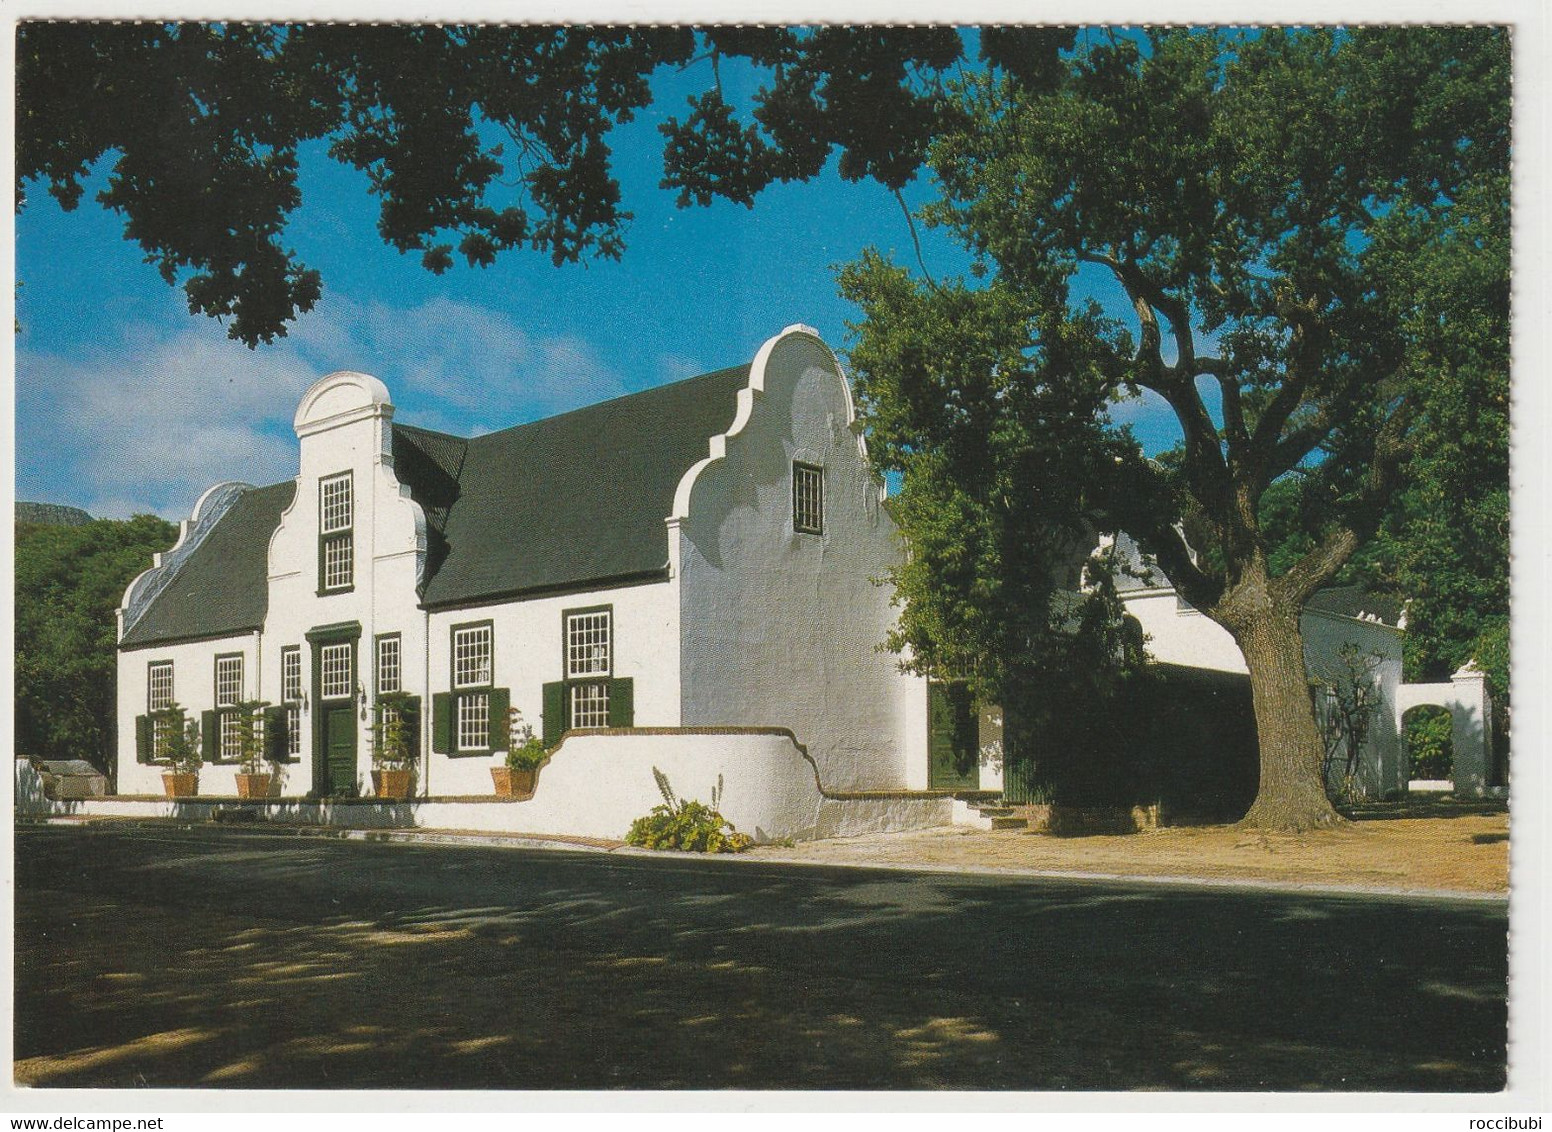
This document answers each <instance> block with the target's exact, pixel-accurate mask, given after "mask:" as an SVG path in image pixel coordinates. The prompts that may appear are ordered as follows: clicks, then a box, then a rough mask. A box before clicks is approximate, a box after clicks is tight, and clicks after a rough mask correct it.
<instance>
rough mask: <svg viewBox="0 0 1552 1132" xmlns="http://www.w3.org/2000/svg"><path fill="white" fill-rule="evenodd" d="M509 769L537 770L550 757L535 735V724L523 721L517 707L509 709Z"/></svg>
mask: <svg viewBox="0 0 1552 1132" xmlns="http://www.w3.org/2000/svg"><path fill="white" fill-rule="evenodd" d="M507 737H508V738H507V769H508V770H512V771H518V770H537V769H539V767H541V766H543V765H544V760H545V759H547V758H549V757H550V752H549V751H547V750H545V747H544V743H543V742H542V741H540V740H539V739H538V738H536V737H535V736H534V733H533V725H532V724H528V723H524V722H523V713H522V712H520V711H518V710H517V708H508V709H507Z"/></svg>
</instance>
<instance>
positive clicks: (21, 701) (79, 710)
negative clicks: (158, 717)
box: [15, 515, 177, 770]
mask: <svg viewBox="0 0 1552 1132" xmlns="http://www.w3.org/2000/svg"><path fill="white" fill-rule="evenodd" d="M176 537H177V528H176V527H175V526H173V525H172V524H171V523H167V522H164V521H162V520H161V519H158V518H156V517H154V516H151V515H138V516H136V517H135V518H133V519H130V520H128V521H119V520H110V519H98V520H95V521H93V522H91V523H87V524H84V525H82V526H75V527H55V526H39V525H32V524H17V527H16V575H15V584H16V700H15V703H16V749H17V751H18V753H20V754H25V755H30V756H34V757H38V758H47V759H73V758H84V759H87V760H89V761H91V762H93V763H95V764H96V765H97V766H99V767H101V768H103V769H104V770H108V769H110V768H111V767H112V766H113V759H114V751H115V736H116V722H115V719H116V717H115V703H116V694H115V689H116V688H117V653H116V647H117V643H118V641H117V621H116V619H115V610H117V609H118V606H119V603H120V602H121V601H123V599H124V590H125V588H126V587H128V585H129V583H130V582H131V581H133V580H134V578H135V577H136V576H137V575H139V574H141V573H142V572H143V571H145V570H146V569H148V568H149V567H150V565H151V555H152V554H153V553H156V552H158V551H163V550H166V549H167V548H168V547H170V546H171V545H172V543H173V541H174V539H175V538H176Z"/></svg>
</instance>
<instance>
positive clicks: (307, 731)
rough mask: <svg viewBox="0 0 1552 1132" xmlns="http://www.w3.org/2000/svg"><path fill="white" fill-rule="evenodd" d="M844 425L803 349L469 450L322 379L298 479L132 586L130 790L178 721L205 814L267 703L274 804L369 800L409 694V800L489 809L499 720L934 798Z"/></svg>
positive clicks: (209, 520)
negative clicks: (184, 720) (160, 718)
mask: <svg viewBox="0 0 1552 1132" xmlns="http://www.w3.org/2000/svg"><path fill="white" fill-rule="evenodd" d="M853 422H854V412H853V407H852V401H851V392H850V389H849V386H848V384H847V381H846V378H845V376H844V374H843V373H842V371H841V369H840V366H839V365H838V364H837V362H836V360H835V357H834V355H833V354H832V353H831V352H830V350H829V349H828V348H827V347H826V346H825V345H824V343H823V342H821V341H820V340H819V338H818V336H817V334H816V333H815V332H814V331H812V330H809V329H808V328H806V327H802V326H793V327H789V328H787V329H786V330H784V331H783V332H782V333H781V334H779V335H777V336H776V337H774V338H772V339H770V340H769V341H768V342H766V343H765V344H764V345H763V346H762V347H761V348H760V350H759V352H758V353H757V355H756V356H755V358H754V360H753V361H752V362H750V363H749V364H747V365H743V366H739V367H736V368H733V369H727V370H721V371H718V372H715V373H709V374H705V375H703V376H701V377H695V378H691V379H689V380H687V381H681V382H678V383H675V384H671V385H664V386H660V387H657V388H654V389H648V390H646V391H644V392H641V393H636V394H633V395H630V396H626V397H621V398H618V399H616V400H613V401H608V402H605V403H603V404H598V405H593V406H591V407H588V408H583V409H578V410H576V411H574V412H570V413H565V414H563V415H561V416H557V417H552V418H549V419H545V420H540V421H535V422H532V423H530V424H523V425H518V426H516V427H513V428H509V429H506V430H503V431H501V432H496V433H491V434H488V435H484V436H477V437H473V438H468V439H465V438H462V437H455V436H449V435H446V434H443V433H438V432H432V431H429V430H426V429H421V428H416V427H413V426H411V425H407V424H402V423H399V422H397V421H396V420H395V419H394V407H393V404H392V402H391V401H390V398H389V393H388V390H387V389H386V388H385V387H384V386H383V384H382V382H380V381H378V380H377V379H376V378H374V377H370V376H367V375H365V374H360V373H351V372H341V373H334V374H330V375H329V376H327V377H325V378H323V379H322V380H320V381H319V382H317V383H316V384H315V385H314V386H313V387H312V388H311V389H309V390H308V391H307V393H306V394H305V396H304V397H303V398H302V401H301V404H300V406H299V407H298V409H297V411H296V417H295V422H294V424H295V430H296V435H297V438H298V440H299V442H300V449H301V459H300V468H299V471H298V474H297V477H296V479H295V480H294V481H288V482H284V483H278V484H273V485H270V486H267V487H250V486H247V485H244V484H222V485H219V486H217V487H213V488H211V489H210V490H209V491H208V492H206V493H205V495H204V496H203V497H202V498H201V499H200V500H199V503H198V505H197V506H196V507H195V510H194V514H193V516H192V518H191V519H190V520H189V521H188V522H187V523H185V524H184V529H183V533H182V537H181V539H180V540H179V542H178V544H177V545H176V546H175V547H173V548H172V549H171V550H170V551H168V552H167V553H166V554H163V555H161V556H159V557H158V559H157V562H156V564H155V565H154V566H153V568H152V569H151V570H149V571H147V572H146V573H145V574H143V575H141V576H140V577H139V578H137V579H136V580H135V581H134V582H133V583H132V584H131V585H130V587H129V589H128V591H127V592H126V594H125V598H124V602H123V606H122V609H121V610H120V624H119V675H118V704H119V734H120V737H121V738H120V751H119V768H118V790H119V792H120V794H137V793H138V794H152V793H157V792H159V791H160V789H161V774H162V771H163V769H164V767H163V766H161V765H159V761H158V759H157V754H158V750H157V739H156V737H155V735H154V729H153V728H152V727H151V726H150V724H149V722H148V717H149V716H150V714H151V713H152V712H154V711H156V710H158V709H160V708H163V707H166V706H168V705H170V704H172V703H174V702H176V703H177V704H179V705H182V706H183V707H184V708H185V709H186V710H188V711H189V712H190V714H191V715H192V716H193V717H195V718H199V719H200V720H201V721H202V731H203V734H204V736H205V753H206V765H205V767H204V768H203V770H202V772H201V783H200V791H201V794H204V795H207V796H208V795H229V794H232V793H234V779H233V777H232V776H233V774H234V773H235V761H236V753H237V742H236V740H237V735H236V731H237V716H236V714H235V712H234V711H233V709H234V708H235V706H236V705H237V704H239V703H242V702H244V701H252V700H261V701H268V702H269V703H270V704H272V705H273V706H272V707H271V708H270V719H271V724H272V725H271V726H270V728H269V729H268V730H269V733H270V738H271V741H272V744H273V746H272V753H273V754H274V755H275V756H277V757H278V758H279V759H280V760H282V766H283V772H282V775H281V776H280V777H281V778H282V781H279V782H277V783H276V784H275V785H274V786H273V787H272V789H273V790H274V791H275V792H277V793H283V794H284V795H286V796H290V797H297V796H303V795H311V796H314V797H345V796H351V795H356V794H359V793H362V792H364V791H367V790H368V789H369V787H368V781H369V780H368V775H367V772H368V771H369V770H370V769H371V752H370V743H371V734H372V727H371V721H372V720H373V718H374V712H375V710H376V703H377V700H378V697H380V696H383V695H386V694H389V693H401V694H403V693H408V694H409V695H410V696H412V697H414V699H412V700H411V701H410V703H409V712H410V714H411V716H412V717H413V718H414V724H415V728H414V729H415V731H416V733H417V735H418V738H419V744H420V749H421V753H422V756H423V757H422V758H421V761H420V763H419V767H418V786H417V792H418V793H419V794H420V795H422V796H437V797H444V798H445V797H456V796H468V795H489V794H490V792H491V781H490V775H489V768H491V767H493V766H497V765H499V764H500V763H501V761H502V758H503V754H504V752H505V750H506V748H507V746H508V734H507V708H508V706H509V705H510V706H512V707H516V708H518V709H519V710H520V711H521V712H522V715H523V717H524V718H525V719H526V720H528V721H530V722H531V723H532V724H533V725H534V727H535V729H536V730H537V731H540V732H541V734H542V736H543V738H544V740H545V742H546V743H547V744H554V743H556V742H557V741H558V740H560V739H561V737H562V735H567V742H568V744H570V743H571V742H572V740H573V739H574V738H576V737H579V736H586V735H587V734H588V733H590V732H592V731H595V730H599V729H603V730H602V733H603V734H614V732H613V731H611V730H609V729H620V728H633V729H636V731H637V732H638V733H640V734H643V735H651V734H652V733H653V732H654V731H655V730H656V729H670V730H672V729H678V734H680V735H681V737H683V738H685V740H686V742H688V740H689V739H691V738H698V737H697V736H695V735H694V734H692V732H693V731H695V730H699V729H709V730H711V731H717V730H719V729H720V730H721V731H723V732H725V733H727V734H729V735H731V736H733V737H734V738H736V737H737V734H738V729H741V728H742V729H748V728H786V729H790V731H791V732H792V733H793V735H794V736H795V737H796V739H797V742H798V743H799V744H801V745H802V747H803V748H805V749H806V752H807V757H808V758H809V759H810V760H811V762H812V768H808V767H800V770H801V771H802V773H804V774H807V775H809V776H810V778H812V777H813V776H814V775H815V773H816V772H817V778H818V780H819V782H820V783H821V784H822V786H823V788H825V789H826V790H835V791H865V790H883V791H888V790H903V789H906V788H911V787H915V788H920V787H924V786H925V785H926V774H927V771H926V765H927V760H926V744H927V687H926V684H925V682H924V681H923V680H921V679H920V678H918V677H915V676H910V675H906V674H903V673H902V672H900V671H899V667H898V664H897V660H896V658H894V657H892V656H890V655H888V654H885V653H881V652H879V651H878V647H877V646H878V645H879V643H880V642H881V641H882V640H883V639H884V636H885V634H886V632H887V630H888V628H889V626H890V624H891V623H892V617H893V614H892V611H891V608H890V594H889V591H888V590H887V589H886V588H882V587H880V586H878V585H876V584H875V583H874V581H873V579H875V578H876V577H878V576H879V575H881V574H882V573H883V572H884V571H885V569H887V567H888V566H889V565H890V564H891V563H892V562H893V561H894V559H895V556H896V555H898V554H899V553H900V547H899V545H898V540H897V538H896V535H895V531H894V528H893V525H892V524H891V522H890V520H889V518H888V517H887V515H886V514H885V513H884V510H883V507H882V503H883V491H882V488H881V487H880V486H879V485H878V484H877V483H876V482H875V481H874V480H873V478H872V477H871V475H870V472H869V469H868V466H867V461H866V456H865V452H864V450H863V448H862V442H861V440H860V438H859V436H858V434H857V432H856V431H855V429H854V427H853ZM568 733H569V734H568ZM559 760H560V756H557V762H556V765H557V766H559V765H560V762H559ZM794 761H796V760H794ZM708 766H709V764H708ZM719 773H720V771H719ZM546 774H547V775H550V774H552V772H551V771H546ZM648 785H649V786H650V782H649V784H648ZM686 785H694V786H696V787H700V788H701V789H702V790H704V784H702V783H699V782H697V783H694V784H686ZM541 789H542V787H541ZM730 793H736V790H733V789H732V788H731V784H730ZM573 804H574V805H577V806H585V805H586V799H585V798H583V799H574V800H573ZM642 812H644V808H643V811H642ZM616 824H617V823H616ZM586 825H587V823H585V822H583V823H580V824H579V825H578V828H577V831H578V832H586V829H585V828H584V827H585V826H586ZM555 832H564V830H560V829H556V830H555Z"/></svg>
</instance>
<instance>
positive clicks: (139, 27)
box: [16, 20, 1072, 346]
mask: <svg viewBox="0 0 1552 1132" xmlns="http://www.w3.org/2000/svg"><path fill="white" fill-rule="evenodd" d="M1071 42H1072V32H1071V30H1070V29H1061V28H1051V29H1031V30H1027V31H1013V30H990V29H989V30H988V31H987V32H986V33H985V34H984V36H983V40H982V45H981V49H982V52H983V56H984V57H987V58H992V59H995V60H997V61H998V62H999V63H1000V64H1001V65H1003V66H1005V67H1007V68H1009V72H1010V73H1011V74H1016V75H1018V76H1020V77H1021V79H1022V81H1024V82H1026V83H1029V84H1038V83H1040V82H1042V81H1046V75H1047V72H1048V71H1049V70H1050V68H1051V65H1052V64H1053V62H1054V60H1055V57H1056V52H1057V50H1058V49H1060V48H1061V47H1062V46H1063V45H1064V44H1068V43H1071ZM963 54H964V40H963V39H962V37H961V36H960V34H959V32H957V31H956V30H954V29H952V28H946V27H938V28H913V27H895V28H878V27H818V28H780V27H717V28H707V29H701V30H695V29H691V28H687V27H664V26H659V27H652V26H637V27H623V26H619V27H603V26H597V27H587V26H569V27H556V26H548V27H547V26H542V25H535V24H528V25H521V24H505V25H498V24H483V25H474V26H470V25H463V26H459V25H452V24H448V25H427V24H420V25H410V24H378V25H364V24H328V23H315V24H286V25H277V24H242V23H208V24H200V23H179V24H160V23H108V22H88V21H78V22H65V21H59V22H46V21H39V20H32V21H24V22H23V23H22V24H21V25H20V26H19V30H18V34H17V61H16V77H17V114H16V135H17V136H16V152H17V161H16V177H17V182H16V183H17V196H18V200H19V201H22V200H25V190H26V189H27V188H28V187H29V185H30V183H32V182H34V181H39V182H42V183H43V184H44V185H46V186H47V189H48V191H49V192H50V194H52V195H53V196H54V197H55V199H57V200H58V201H59V203H60V204H61V206H62V207H64V208H65V209H67V210H68V209H73V208H75V207H76V206H77V204H78V203H79V201H80V198H81V195H82V191H83V190H82V185H81V181H82V179H83V178H84V177H85V176H86V175H87V174H88V172H89V171H90V170H91V169H92V168H93V166H94V165H96V164H97V163H98V162H99V161H101V160H107V161H109V162H111V166H110V170H109V173H110V175H109V180H108V187H107V188H106V189H105V190H104V191H103V192H102V193H101V194H99V197H98V200H99V202H100V203H101V204H102V205H104V206H105V207H107V208H111V209H113V210H115V211H117V212H119V213H121V214H122V215H123V216H124V218H125V221H126V224H125V237H126V238H127V239H131V240H134V241H136V242H137V243H139V244H140V246H141V247H142V248H143V249H144V251H145V254H146V258H147V260H148V261H149V262H151V263H154V264H155V265H156V266H157V268H158V269H159V270H160V271H161V273H162V276H163V278H164V279H166V280H167V282H168V283H175V282H178V281H179V280H180V279H181V280H182V285H183V288H184V291H185V293H186V295H187V298H188V304H189V309H190V311H193V312H199V313H203V314H207V315H210V316H212V317H219V318H223V319H228V318H229V319H230V320H231V321H230V325H229V328H228V332H229V333H230V335H231V336H232V337H233V338H235V339H238V340H240V341H242V342H245V343H247V344H248V345H250V346H253V345H255V344H257V343H258V342H261V341H263V342H268V341H271V340H272V339H273V338H275V337H276V336H277V335H284V334H285V328H286V324H287V323H288V322H290V321H291V320H293V319H294V318H295V317H296V316H297V315H298V314H299V313H302V312H305V311H308V310H310V309H311V308H312V307H313V305H314V304H315V303H316V302H317V300H318V298H319V296H320V295H321V293H322V280H321V279H320V277H319V274H318V272H317V271H316V270H314V269H312V268H309V267H307V266H306V265H305V264H302V263H299V262H298V261H297V260H296V257H295V253H294V252H293V251H292V250H291V249H290V248H288V247H286V246H285V243H284V235H285V226H286V223H287V221H288V219H289V218H290V215H291V213H292V212H293V211H294V210H295V209H296V207H297V205H298V204H300V203H301V193H300V190H299V187H298V170H299V155H300V153H301V151H302V149H303V147H304V146H305V145H306V143H308V142H314V141H323V142H326V143H327V146H328V153H329V155H330V156H331V157H332V158H334V159H335V160H337V161H340V162H343V163H345V164H348V165H350V166H352V167H354V168H355V169H357V170H359V171H361V172H362V173H364V174H366V177H367V183H368V186H369V191H370V192H371V194H372V195H373V196H375V197H376V198H378V201H379V218H378V229H379V231H380V232H381V234H382V237H383V239H384V241H385V242H387V243H388V244H390V245H391V246H393V247H395V248H397V249H399V250H400V251H403V252H416V253H419V255H420V258H421V262H422V264H423V265H424V266H425V267H426V269H427V270H429V271H433V272H437V273H440V272H443V271H446V270H448V268H450V267H451V266H452V264H453V262H454V256H455V254H456V255H457V256H458V257H461V258H462V259H463V260H464V261H466V262H467V263H468V264H469V265H470V266H471V267H475V266H478V267H484V266H488V265H489V264H491V263H493V262H494V261H495V259H496V257H497V256H498V255H499V254H501V253H502V252H504V251H507V250H509V249H513V248H528V249H531V250H533V251H535V252H538V253H540V254H543V255H546V256H548V257H549V258H550V260H551V261H552V262H553V263H555V264H557V265H559V264H562V263H569V262H575V261H577V260H578V259H580V258H581V257H583V256H585V255H591V256H601V257H606V258H617V257H618V256H619V255H620V252H621V250H622V249H623V247H624V239H625V229H626V226H627V225H628V223H629V221H630V218H631V214H630V212H629V211H627V210H626V209H625V208H624V207H623V206H622V203H621V196H620V185H619V181H618V179H617V177H616V176H615V172H614V169H613V166H612V154H611V152H610V148H609V144H608V137H609V134H610V131H611V130H612V129H613V127H614V126H615V125H617V124H618V123H621V122H627V121H629V120H631V118H632V117H633V116H634V115H635V113H636V112H637V111H639V110H641V109H643V108H644V107H646V106H647V105H648V104H649V103H650V102H651V98H652V92H651V89H650V86H649V79H650V78H651V76H652V75H653V73H654V72H655V71H657V70H658V69H659V68H665V67H666V68H678V69H681V70H683V69H685V68H687V67H689V66H691V65H694V64H699V65H700V67H699V74H700V75H701V76H702V77H703V78H704V80H705V87H706V89H705V91H704V93H702V94H699V95H696V96H693V97H691V98H690V100H689V103H688V109H689V113H688V115H686V116H685V117H684V118H683V119H680V118H674V117H670V118H668V119H667V121H666V122H665V123H664V124H663V126H662V130H663V133H664V135H665V150H664V177H665V179H664V182H663V185H664V187H666V188H671V189H677V190H679V199H680V203H681V204H688V203H689V202H691V201H696V202H699V203H701V204H706V203H709V202H710V201H711V200H712V199H713V198H715V197H723V198H726V199H729V200H734V201H738V202H740V203H742V204H745V205H748V204H750V203H752V200H753V197H754V195H755V194H757V193H758V192H759V191H760V190H761V189H763V188H765V187H766V186H768V185H770V184H771V183H772V182H773V181H793V180H807V179H809V178H812V177H814V176H817V175H818V174H819V173H820V172H821V171H822V170H823V169H824V168H825V165H826V161H827V160H828V158H829V157H830V155H831V153H832V152H833V151H836V150H839V154H840V158H839V170H840V173H841V176H842V177H845V178H846V179H848V180H858V179H861V178H864V177H869V178H873V179H875V180H877V181H879V182H881V183H882V184H884V185H886V186H888V187H890V188H893V189H898V188H899V187H900V186H902V185H904V184H905V183H906V182H908V181H910V180H911V178H912V177H913V176H914V175H915V173H916V170H917V168H918V166H919V165H920V164H921V160H922V155H923V153H924V152H925V150H926V146H927V141H928V139H929V138H930V137H931V135H932V133H933V132H934V131H935V130H936V129H937V128H938V126H939V124H940V122H941V119H942V115H943V114H944V113H945V111H946V109H947V107H946V104H945V102H944V100H943V98H942V81H943V78H944V76H945V75H946V74H947V73H948V71H949V70H950V69H951V68H954V67H956V66H957V65H958V64H959V63H960V61H961V59H962V57H963ZM724 68H726V69H728V70H729V71H731V70H733V69H735V68H736V69H737V70H739V71H740V72H745V73H748V74H749V75H750V76H751V77H753V78H754V79H755V81H753V82H748V83H745V82H743V81H739V82H738V83H737V84H734V83H729V89H743V90H751V91H753V95H752V102H753V104H752V106H751V107H749V108H748V109H747V110H746V111H739V110H736V109H735V108H733V107H732V106H731V105H729V104H728V103H727V102H726V101H725V100H724V98H723V83H722V74H723V70H724ZM83 75H89V76H91V81H89V82H86V81H82V78H81V76H83ZM762 79H763V81H761V80H762ZM497 138H499V139H500V140H499V141H498V140H494V139H497Z"/></svg>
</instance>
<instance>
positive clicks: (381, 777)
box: [372, 770, 415, 798]
mask: <svg viewBox="0 0 1552 1132" xmlns="http://www.w3.org/2000/svg"><path fill="white" fill-rule="evenodd" d="M414 778H415V772H414V771H412V770H374V771H373V772H372V793H374V794H376V795H377V796H378V797H379V798H408V797H409V796H410V787H411V785H412V783H413V781H414Z"/></svg>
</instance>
